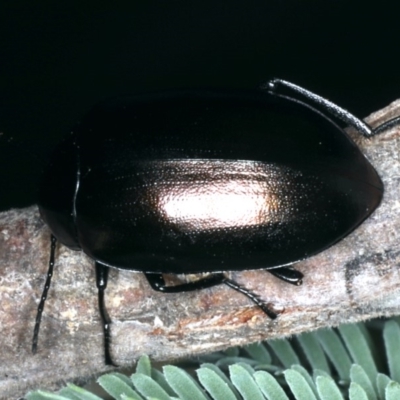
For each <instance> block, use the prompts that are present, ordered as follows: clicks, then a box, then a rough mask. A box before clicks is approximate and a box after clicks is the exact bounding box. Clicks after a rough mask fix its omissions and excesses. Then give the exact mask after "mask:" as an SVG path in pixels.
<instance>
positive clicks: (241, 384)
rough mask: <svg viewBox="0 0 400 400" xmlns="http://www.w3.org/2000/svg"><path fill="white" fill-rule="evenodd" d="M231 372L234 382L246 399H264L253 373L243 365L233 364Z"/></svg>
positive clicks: (230, 368)
mask: <svg viewBox="0 0 400 400" xmlns="http://www.w3.org/2000/svg"><path fill="white" fill-rule="evenodd" d="M229 372H230V377H231V381H232V383H233V384H234V385H235V387H236V389H237V390H238V391H239V393H240V394H241V395H242V396H243V398H244V399H245V400H264V397H263V395H262V393H261V392H260V389H259V388H258V386H257V385H256V383H255V381H254V379H253V377H252V375H251V374H250V373H249V372H248V371H247V370H246V369H245V368H243V366H241V365H236V364H235V365H231V366H230V367H229Z"/></svg>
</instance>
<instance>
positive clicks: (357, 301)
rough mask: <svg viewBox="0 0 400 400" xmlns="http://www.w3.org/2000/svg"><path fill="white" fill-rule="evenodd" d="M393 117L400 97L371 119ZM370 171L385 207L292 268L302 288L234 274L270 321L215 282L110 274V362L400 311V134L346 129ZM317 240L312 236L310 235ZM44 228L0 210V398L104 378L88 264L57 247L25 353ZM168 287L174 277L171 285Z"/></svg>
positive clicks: (42, 261)
mask: <svg viewBox="0 0 400 400" xmlns="http://www.w3.org/2000/svg"><path fill="white" fill-rule="evenodd" d="M396 115H400V101H397V102H394V103H392V104H391V105H389V106H388V107H386V108H385V109H383V110H381V111H379V112H376V113H374V114H373V115H371V116H370V117H369V118H367V121H368V122H369V123H370V124H371V125H373V126H376V125H379V124H380V123H382V122H383V121H385V120H388V119H390V118H392V117H394V116H396ZM350 134H351V135H352V137H353V138H354V139H355V140H356V142H357V143H358V145H359V146H360V147H361V149H362V151H363V152H364V154H366V156H367V158H368V159H369V160H370V161H371V163H372V164H373V165H374V166H375V167H376V169H377V171H378V173H379V175H380V176H381V178H382V180H383V182H384V185H385V194H384V200H383V203H382V204H381V206H380V207H379V208H378V209H377V210H376V211H375V213H374V214H373V215H372V216H371V217H370V218H369V219H368V220H367V221H365V222H364V223H363V224H362V225H361V226H360V227H359V228H358V229H357V230H356V231H354V232H353V233H352V234H351V235H350V236H348V237H347V238H345V239H344V240H342V241H341V242H340V243H338V244H337V245H335V246H333V247H331V248H330V249H328V250H327V251H324V252H323V253H321V254H319V255H317V256H314V257H312V258H310V259H307V260H305V261H302V262H299V263H298V264H296V268H297V269H298V270H300V271H301V272H302V273H304V275H305V277H304V281H303V285H302V286H300V287H295V286H291V285H289V284H286V283H284V282H282V281H279V280H278V279H276V278H274V277H273V276H271V275H270V274H269V273H268V272H266V271H244V272H240V273H239V272H237V273H232V274H230V275H231V277H232V278H233V279H235V280H237V281H238V282H239V283H242V284H243V285H244V286H245V287H247V288H249V289H251V290H252V291H253V292H255V293H257V294H258V295H259V296H260V298H262V299H263V300H264V301H265V302H266V303H269V304H271V305H273V307H274V309H275V310H276V311H279V312H280V315H279V317H278V318H277V319H276V320H274V321H272V320H270V319H269V318H268V317H266V315H265V314H263V312H262V311H261V310H260V309H258V308H257V307H256V306H255V305H254V304H253V303H252V302H251V301H249V300H248V299H247V298H246V297H244V296H243V295H241V294H240V293H237V292H235V291H233V290H232V289H230V288H228V287H226V286H224V285H222V286H219V287H214V288H211V289H207V290H200V291H196V292H191V293H177V294H162V293H158V292H154V291H153V290H152V289H151V288H150V287H149V285H148V283H147V281H146V280H145V278H144V277H143V276H142V274H140V273H134V272H128V271H118V270H114V269H113V270H111V271H110V276H109V284H108V288H107V291H106V306H107V309H108V313H109V315H110V317H111V318H112V321H113V322H112V325H111V334H112V346H111V350H112V355H113V359H114V361H115V362H116V363H117V364H119V365H120V366H125V367H127V366H132V365H133V364H134V363H135V361H136V360H137V359H138V357H139V356H140V355H142V354H148V355H149V356H150V357H151V359H153V360H155V361H166V360H169V361H172V360H177V359H180V358H184V357H188V356H193V355H198V354H204V353H208V352H212V351H216V350H220V349H224V348H227V347H229V346H235V345H245V344H248V343H252V342H255V341H260V340H264V339H271V338H280V337H284V336H290V335H293V334H298V333H300V332H304V331H311V330H315V329H319V328H323V327H331V326H337V325H339V324H342V323H350V322H356V321H362V320H366V319H370V318H374V317H378V316H391V315H395V314H399V313H400V272H399V265H400V240H399V239H400V238H399V237H400V226H399V225H400V217H399V211H400V195H399V194H400V162H399V150H400V127H395V128H392V129H390V130H388V131H386V132H383V133H382V134H380V135H378V136H376V137H374V138H372V139H370V140H366V139H363V138H360V137H359V135H357V134H354V133H350ZM316 234H318V233H316ZM49 249H50V232H49V230H48V228H47V227H46V226H45V225H44V224H43V222H42V221H41V219H40V217H39V214H38V211H37V207H36V206H33V207H30V208H26V209H22V210H10V211H7V212H4V213H1V214H0V254H1V256H0V258H1V271H2V272H1V274H0V337H1V343H2V345H1V346H0V399H17V398H19V397H21V396H23V395H24V394H26V392H27V391H28V390H30V389H36V388H43V389H48V390H55V389H57V388H59V387H60V386H62V385H63V384H64V383H65V382H67V381H75V382H78V383H81V382H84V381H87V380H88V379H90V378H92V377H94V376H97V375H99V374H100V373H102V372H105V371H109V370H112V368H110V367H106V366H105V365H104V354H103V331H102V327H101V322H100V316H99V312H98V308H97V289H96V285H95V277H94V266H93V262H92V261H91V260H90V259H89V258H88V257H87V256H85V255H84V254H83V253H82V252H74V251H72V250H69V249H67V248H66V247H64V246H60V245H59V246H58V248H57V256H56V265H55V271H54V278H53V281H52V285H51V288H50V291H49V296H48V299H47V302H46V306H45V309H44V313H43V319H42V325H41V331H40V335H39V342H38V352H37V354H36V355H32V353H31V345H32V334H33V326H34V321H35V316H36V309H37V304H38V301H39V299H40V296H41V293H42V290H43V285H44V282H45V279H46V272H47V267H48V257H49ZM170 279H172V280H176V279H177V278H176V277H170Z"/></svg>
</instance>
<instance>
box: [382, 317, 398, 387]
mask: <svg viewBox="0 0 400 400" xmlns="http://www.w3.org/2000/svg"><path fill="white" fill-rule="evenodd" d="M383 339H384V342H385V348H386V357H387V360H388V365H389V371H390V377H391V378H392V379H393V380H394V381H396V382H400V362H399V358H400V357H399V356H400V354H399V352H400V327H399V325H398V324H397V323H396V322H395V321H387V322H386V323H385V327H384V329H383Z"/></svg>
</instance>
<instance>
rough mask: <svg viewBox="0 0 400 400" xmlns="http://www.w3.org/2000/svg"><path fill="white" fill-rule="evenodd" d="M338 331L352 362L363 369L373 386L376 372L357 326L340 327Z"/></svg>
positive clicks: (366, 344)
mask: <svg viewBox="0 0 400 400" xmlns="http://www.w3.org/2000/svg"><path fill="white" fill-rule="evenodd" d="M338 330H339V332H340V335H341V336H342V339H343V341H344V343H345V344H346V347H347V349H348V351H349V353H350V355H351V357H352V358H353V360H354V362H355V363H356V364H358V365H360V366H361V367H362V368H363V369H364V371H365V372H366V374H367V375H368V377H369V379H370V381H371V382H372V384H373V385H374V384H375V379H376V375H377V373H378V370H377V369H376V365H375V361H374V359H373V357H372V353H371V350H370V348H369V346H368V342H367V340H366V338H365V336H364V335H363V331H362V330H361V329H360V327H359V326H358V325H357V324H352V325H341V326H339V327H338Z"/></svg>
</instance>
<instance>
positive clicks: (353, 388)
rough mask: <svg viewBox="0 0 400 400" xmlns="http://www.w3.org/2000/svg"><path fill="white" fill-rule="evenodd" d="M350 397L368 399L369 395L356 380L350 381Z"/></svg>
mask: <svg viewBox="0 0 400 400" xmlns="http://www.w3.org/2000/svg"><path fill="white" fill-rule="evenodd" d="M349 399H350V400H368V396H367V394H366V393H365V391H364V389H363V388H362V387H361V386H360V385H359V384H358V383H355V382H351V383H350V388H349Z"/></svg>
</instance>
